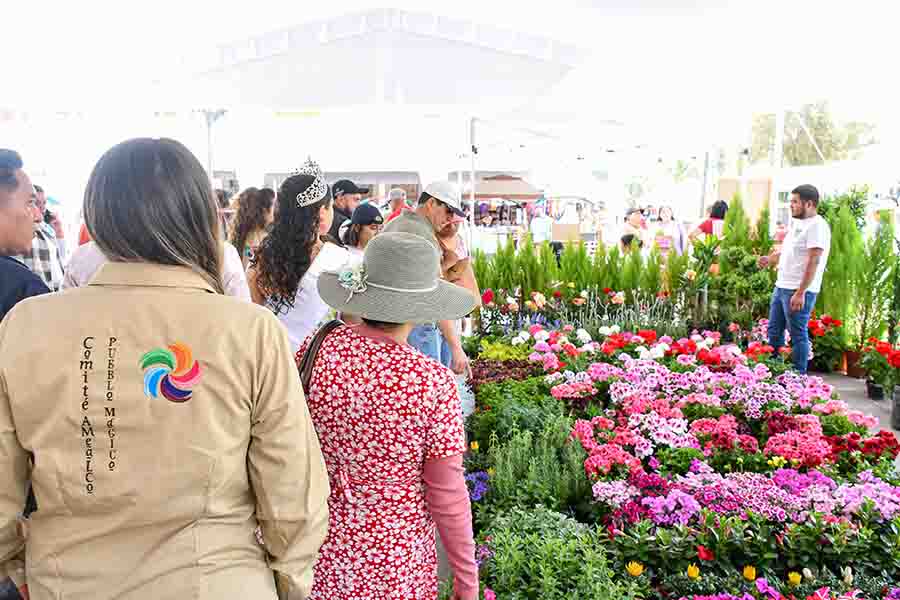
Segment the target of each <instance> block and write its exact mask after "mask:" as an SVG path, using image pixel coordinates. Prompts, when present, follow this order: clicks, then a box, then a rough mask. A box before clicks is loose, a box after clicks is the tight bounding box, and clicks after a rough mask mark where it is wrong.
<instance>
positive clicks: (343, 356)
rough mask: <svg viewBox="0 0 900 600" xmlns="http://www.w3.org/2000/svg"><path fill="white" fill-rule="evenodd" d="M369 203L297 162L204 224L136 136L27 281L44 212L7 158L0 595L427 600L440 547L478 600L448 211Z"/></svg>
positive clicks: (191, 163) (430, 190)
mask: <svg viewBox="0 0 900 600" xmlns="http://www.w3.org/2000/svg"><path fill="white" fill-rule="evenodd" d="M365 192H366V190H365V189H364V188H360V187H357V186H355V185H354V184H353V183H352V182H338V183H336V184H335V185H333V186H332V185H328V184H327V183H326V181H325V177H324V175H323V173H322V171H321V170H320V169H319V167H318V166H317V165H315V164H314V163H312V162H308V163H307V164H305V165H304V166H303V167H302V168H301V169H299V170H298V172H297V173H295V174H293V175H292V176H291V177H289V178H288V179H287V180H286V181H285V182H284V183H283V184H282V185H281V186H280V188H279V190H278V191H277V192H274V191H273V190H266V189H256V188H249V189H247V190H244V191H243V192H241V193H240V194H239V195H238V196H237V197H235V198H234V199H233V200H231V201H230V207H229V212H230V214H229V217H230V218H228V219H226V220H227V223H223V218H222V217H223V213H222V210H221V208H222V203H221V202H220V201H219V199H218V198H217V197H216V195H215V194H214V192H213V190H212V189H211V185H210V180H209V178H208V176H207V174H206V172H205V170H204V169H203V168H202V166H201V165H200V163H199V162H198V161H197V159H196V158H195V157H194V156H193V155H191V153H190V152H189V151H188V150H187V149H186V148H184V146H182V145H181V144H180V143H178V142H175V141H172V140H164V139H136V140H130V141H127V142H124V143H122V144H119V145H117V146H115V147H113V148H112V149H110V150H109V151H108V152H107V153H106V154H105V155H104V156H103V157H102V158H101V159H100V161H99V162H98V163H97V165H96V167H95V168H94V171H93V173H92V174H91V177H90V180H89V183H88V186H87V189H86V192H85V199H84V218H85V228H86V231H87V235H86V236H85V240H84V241H85V243H84V244H83V245H81V246H79V247H78V248H77V249H75V250H74V252H73V253H72V254H71V257H70V258H69V260H68V264H64V261H63V260H62V258H61V256H59V255H57V256H56V261H57V262H56V263H55V264H56V265H57V266H56V267H51V266H46V267H45V265H49V264H50V263H48V262H47V261H48V260H49V259H46V256H47V255H48V253H47V252H39V251H38V249H39V248H41V249H43V248H45V246H44V244H45V243H46V242H47V240H48V239H50V234H49V232H48V228H47V227H45V225H46V224H45V223H43V222H40V221H39V220H38V219H37V215H38V212H40V211H42V206H41V205H40V202H41V199H40V194H39V190H38V189H36V188H35V186H34V185H33V184H32V182H31V180H30V179H29V178H28V175H27V166H26V165H25V164H24V163H23V161H22V159H21V157H20V156H19V155H18V154H17V153H15V152H13V151H8V150H3V151H0V247H2V248H0V249H2V260H0V277H2V283H0V303H2V304H0V307H2V312H0V318H2V319H3V321H2V325H0V352H3V353H4V360H3V361H2V364H0V446H2V449H0V463H2V464H0V473H2V481H0V490H2V492H0V575H2V576H3V577H6V576H9V577H10V581H11V582H12V583H13V584H15V586H16V588H17V589H18V591H19V592H20V593H21V594H22V595H24V596H28V595H30V597H32V598H36V599H43V598H58V597H66V598H142V599H143V598H150V597H152V598H179V599H180V598H185V597H193V598H238V597H239V598H273V599H274V598H289V599H295V598H298V599H299V598H316V599H326V598H327V599H329V600H332V599H340V598H347V599H350V598H391V599H395V598H410V599H419V598H422V599H424V598H435V597H436V594H437V587H438V566H437V551H436V544H437V542H436V536H435V532H436V531H438V532H440V540H441V542H442V545H443V554H444V555H445V556H446V558H447V561H448V563H449V566H450V568H451V570H452V575H453V581H454V593H455V596H456V598H459V599H461V600H474V599H477V598H478V578H477V568H476V565H475V555H474V541H473V538H472V523H471V509H470V506H469V497H468V490H467V488H466V484H465V480H464V477H463V468H462V458H463V453H464V451H465V449H466V440H465V434H464V429H463V420H462V413H461V409H460V397H459V392H458V387H457V383H458V381H457V377H456V376H455V375H454V371H455V373H456V374H458V375H464V374H465V373H466V370H467V368H468V366H467V359H466V357H465V353H464V352H463V351H462V346H461V341H460V329H459V323H460V320H461V319H462V318H463V317H465V316H467V315H468V314H470V313H471V312H472V311H473V310H474V308H475V307H476V305H477V304H478V302H479V298H480V294H479V293H478V290H477V284H475V279H474V275H473V273H472V269H471V266H470V265H469V262H468V260H467V258H466V254H467V251H466V249H465V244H464V242H463V240H462V238H461V237H460V236H459V235H458V227H459V220H460V215H461V214H462V208H461V206H460V203H459V200H458V194H456V193H455V191H454V190H453V188H452V186H451V185H450V184H449V183H447V182H438V183H436V184H433V185H431V186H428V187H427V188H426V190H425V192H424V193H423V194H422V195H421V196H420V197H419V198H418V199H417V201H416V205H415V206H407V205H406V198H405V197H404V195H402V194H400V193H396V194H393V198H392V199H393V200H394V202H393V205H394V206H393V208H392V210H391V213H389V214H383V213H382V212H381V210H380V209H379V208H378V207H376V206H374V205H373V204H372V203H365V202H360V198H361V196H362V195H363V194H364V193H365ZM223 225H227V236H226V234H225V233H224V232H223V229H224V227H223ZM49 247H50V248H51V249H52V246H49ZM23 253H25V254H29V253H30V254H33V255H34V256H35V257H36V258H38V259H40V260H39V261H37V260H35V261H32V262H30V263H28V262H26V261H25V260H22V258H21V256H22V254H23ZM51 254H52V252H51ZM56 282H58V283H56ZM56 290H61V293H53V292H54V291H56ZM329 315H336V316H338V317H340V318H341V319H342V321H340V322H339V324H337V326H335V327H331V328H327V329H326V328H322V329H319V325H320V324H321V323H322V322H324V321H327V320H328V317H329ZM317 331H318V332H319V334H318V335H314V334H316V332H317ZM322 332H327V334H328V335H321V334H322ZM26 340H33V341H35V343H29V342H27V341H26ZM37 340H45V341H46V343H44V342H43V341H42V342H39V343H38V342H36V341H37ZM417 348H418V349H417ZM420 350H421V351H420ZM442 363H443V364H442ZM306 364H308V365H310V367H309V373H308V377H303V376H302V373H301V371H300V368H299V367H300V365H306ZM444 365H448V366H449V367H451V368H452V371H451V369H450V368H447V367H445V366H444ZM304 388H305V389H304ZM29 496H30V497H31V498H32V500H33V502H32V503H31V504H34V506H33V509H32V510H30V511H27V512H26V511H24V508H25V506H26V500H27V498H28V497H29Z"/></svg>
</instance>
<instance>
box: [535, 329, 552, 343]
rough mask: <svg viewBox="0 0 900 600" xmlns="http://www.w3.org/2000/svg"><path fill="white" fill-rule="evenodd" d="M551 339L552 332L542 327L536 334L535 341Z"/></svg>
mask: <svg viewBox="0 0 900 600" xmlns="http://www.w3.org/2000/svg"><path fill="white" fill-rule="evenodd" d="M549 339H550V334H549V333H547V332H546V331H544V330H543V329H541V330H540V331H538V332H537V333H535V334H534V341H536V342H546V341H547V340H549Z"/></svg>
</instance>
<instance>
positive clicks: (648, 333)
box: [637, 329, 656, 344]
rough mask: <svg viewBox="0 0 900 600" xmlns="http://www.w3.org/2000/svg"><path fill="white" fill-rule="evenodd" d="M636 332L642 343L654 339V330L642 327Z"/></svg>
mask: <svg viewBox="0 0 900 600" xmlns="http://www.w3.org/2000/svg"><path fill="white" fill-rule="evenodd" d="M637 334H638V335H639V336H641V339H642V340H644V343H646V344H652V343H654V342H655V341H656V332H655V331H653V330H652V329H642V330H641V331H638V333H637Z"/></svg>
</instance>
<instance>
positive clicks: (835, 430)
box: [819, 415, 867, 436]
mask: <svg viewBox="0 0 900 600" xmlns="http://www.w3.org/2000/svg"><path fill="white" fill-rule="evenodd" d="M819 421H820V422H821V423H822V434H823V435H829V436H830V435H847V434H848V433H852V432H854V431H855V432H857V433H859V434H860V435H865V434H866V433H867V430H866V428H865V427H863V426H862V425H854V424H853V423H852V422H851V421H850V419H848V418H847V417H845V416H844V415H821V416H820V417H819Z"/></svg>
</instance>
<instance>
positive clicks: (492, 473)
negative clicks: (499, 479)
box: [487, 467, 496, 477]
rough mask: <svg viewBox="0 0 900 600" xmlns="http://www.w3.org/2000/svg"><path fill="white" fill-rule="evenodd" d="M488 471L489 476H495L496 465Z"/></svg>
mask: <svg viewBox="0 0 900 600" xmlns="http://www.w3.org/2000/svg"><path fill="white" fill-rule="evenodd" d="M487 473H488V477H493V476H494V473H496V471H495V470H494V467H490V468H489V469H488V470H487Z"/></svg>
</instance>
